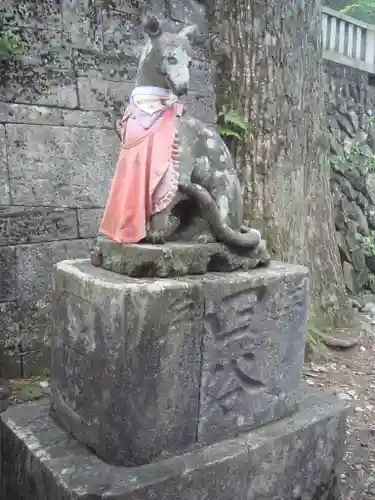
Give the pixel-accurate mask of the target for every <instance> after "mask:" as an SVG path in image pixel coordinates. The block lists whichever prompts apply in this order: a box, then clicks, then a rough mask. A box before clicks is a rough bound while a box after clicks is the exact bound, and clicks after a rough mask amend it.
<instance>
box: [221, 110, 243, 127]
mask: <svg viewBox="0 0 375 500" xmlns="http://www.w3.org/2000/svg"><path fill="white" fill-rule="evenodd" d="M223 118H224V121H225V123H227V124H231V125H235V126H236V127H237V128H239V129H240V130H243V131H244V132H246V131H247V129H248V127H247V124H246V123H245V121H244V119H243V118H242V116H240V115H239V114H238V113H237V111H234V110H230V111H228V113H226V115H225V116H224V117H223Z"/></svg>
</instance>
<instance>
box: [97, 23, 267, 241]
mask: <svg viewBox="0 0 375 500" xmlns="http://www.w3.org/2000/svg"><path fill="white" fill-rule="evenodd" d="M144 31H145V33H146V34H147V35H148V41H147V43H146V45H145V47H144V49H143V52H142V55H141V58H140V62H139V67H138V75H137V82H136V89H135V91H134V92H133V95H132V98H131V104H132V102H133V104H134V102H138V103H139V102H141V103H142V102H143V101H142V99H141V97H142V91H144V90H145V91H146V93H147V92H149V93H151V94H155V95H156V96H158V97H160V98H161V97H163V95H164V97H165V98H166V97H167V96H168V99H169V101H170V100H171V99H172V108H173V105H174V104H175V103H176V100H177V99H178V98H179V97H181V96H183V95H184V94H186V93H187V91H188V88H189V80H190V66H191V60H192V46H191V43H192V42H193V39H194V37H195V36H196V32H197V27H196V26H187V27H185V28H183V29H182V30H181V31H180V32H179V33H177V34H173V33H169V32H165V31H164V30H163V28H162V24H161V22H160V21H159V19H157V18H156V17H154V16H148V17H146V19H145V20H144ZM147 89H149V90H147ZM155 89H156V91H155ZM163 93H164V94H163ZM155 95H154V97H155ZM148 97H150V96H148ZM137 99H138V101H137ZM140 99H141V100H140ZM164 102H166V99H165V100H164ZM140 106H141V104H140ZM133 109H134V106H133ZM174 109H175V110H176V109H177V111H176V112H175V113H174V114H173V113H172V115H173V116H172V118H173V120H174V122H173V123H175V129H176V130H175V134H174V135H173V137H174V142H173V141H172V142H173V147H172V149H171V151H172V157H173V154H174V155H175V165H176V167H177V168H176V172H177V175H178V178H177V180H176V175H175V174H176V172H174V174H173V175H175V176H174V177H173V175H172V176H171V175H170V176H169V179H170V181H169V187H168V189H169V191H168V195H167V196H166V195H165V193H163V195H161V194H160V195H159V201H158V202H152V201H149V203H150V207H151V208H149V220H147V217H146V218H144V219H143V220H144V221H145V223H146V225H147V229H146V230H145V238H144V239H142V235H143V234H142V232H141V233H139V232H138V233H136V234H137V235H138V236H137V237H136V238H135V237H133V240H131V239H127V240H126V239H124V238H122V239H121V238H118V239H117V240H116V238H115V237H113V236H112V235H113V233H114V230H113V227H114V220H115V217H114V216H113V213H115V210H114V211H113V213H112V211H111V204H112V205H113V204H114V206H115V205H116V203H117V204H118V203H119V202H120V200H123V199H124V198H125V197H128V198H133V199H134V200H133V202H132V204H131V207H130V209H129V210H130V211H131V212H132V213H133V212H134V210H135V209H136V208H137V205H138V204H139V203H138V201H139V197H142V196H143V195H142V194H139V193H140V192H138V191H137V189H136V187H135V184H136V183H137V182H138V181H137V179H138V180H139V176H140V175H141V173H140V169H139V165H140V161H139V155H138V156H137V157H135V156H134V158H133V160H132V161H133V164H135V165H138V169H137V168H135V169H133V171H134V175H133V177H129V179H128V181H127V182H125V183H124V181H123V180H122V186H124V185H127V186H128V187H127V188H126V189H127V191H126V193H125V192H124V191H121V189H120V190H117V191H116V187H115V185H116V176H119V175H120V173H119V172H120V170H119V166H118V171H116V172H117V173H116V174H115V177H114V181H113V184H112V188H111V193H110V196H109V201H108V202H107V208H106V211H105V213H104V217H103V220H102V224H101V229H100V232H101V233H104V234H106V235H107V236H110V237H112V239H114V240H115V241H117V242H119V243H131V242H138V241H140V240H141V241H142V240H143V241H144V240H146V241H149V242H152V243H158V244H161V243H165V242H167V241H185V242H188V241H190V242H201V243H211V242H215V241H218V242H221V243H223V244H225V245H227V246H228V247H231V248H233V249H235V248H238V249H242V251H244V250H245V251H246V249H249V250H252V249H255V248H256V247H257V246H258V245H259V243H260V242H261V235H260V233H259V232H258V231H257V230H255V229H249V228H247V227H245V226H243V201H242V192H241V187H240V183H239V180H238V177H237V174H236V171H235V169H234V165H233V161H232V158H231V155H230V153H229V150H228V148H227V146H226V145H225V143H224V141H223V140H222V138H221V137H220V135H219V134H218V133H217V132H216V131H215V130H211V129H210V128H209V127H208V126H206V125H204V124H203V123H202V122H201V121H199V120H197V119H195V118H193V117H189V116H183V114H182V113H180V112H178V107H177V108H176V106H174ZM164 114H165V115H166V113H164ZM130 115H131V112H128V113H127V112H125V115H124V118H123V120H122V121H121V122H120V125H119V128H118V133H119V135H120V138H122V139H124V124H125V126H126V127H128V126H129V127H130V128H131V127H133V124H134V120H133V121H132V120H131V119H130V118H129V117H130ZM133 118H135V116H133ZM165 123H166V125H165V128H164V129H163V130H164V131H165V130H167V129H168V123H171V122H168V120H167V118H166V122H165ZM146 128H147V126H146ZM129 133H130V135H131V133H132V132H131V131H130V132H129ZM163 133H164V132H163V131H162V132H160V134H159V136H157V135H156V139H155V137H154V150H155V154H156V155H157V158H158V162H159V163H160V161H161V156H162V155H163V154H164V151H166V150H167V147H166V146H165V145H164V143H163V141H164V140H165V138H166V134H167V132H165V135H164V136H163ZM139 142H140V141H139V140H138V144H139ZM135 143H137V141H136V140H135V141H133V144H135ZM155 143H156V147H155ZM123 149H124V154H125V157H124V161H127V162H128V164H129V158H130V157H131V154H132V150H131V149H127V150H126V146H124V142H123ZM128 172H129V168H128ZM128 175H129V174H128ZM142 175H143V174H142ZM159 177H160V176H159ZM164 177H166V175H164ZM142 182H143V180H142ZM142 182H141V183H142ZM144 182H147V178H145V181H144ZM151 182H152V181H151ZM173 182H174V183H175V188H174V189H172V188H171V186H172V185H173ZM155 185H156V184H155ZM171 193H172V195H171ZM160 200H161V201H160ZM163 200H164V204H163V203H161V202H162V201H163ZM165 200H167V203H165ZM134 207H136V208H134ZM122 213H124V210H123V209H122ZM142 224H143V223H140V225H142ZM131 225H132V224H129V223H124V221H123V220H122V221H121V223H119V222H117V226H121V227H126V226H127V227H130V226H131ZM133 226H134V224H133ZM111 228H112V229H111Z"/></svg>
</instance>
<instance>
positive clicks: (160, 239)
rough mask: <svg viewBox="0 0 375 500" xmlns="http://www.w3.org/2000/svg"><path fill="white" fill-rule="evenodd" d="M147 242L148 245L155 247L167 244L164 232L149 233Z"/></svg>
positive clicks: (153, 231)
mask: <svg viewBox="0 0 375 500" xmlns="http://www.w3.org/2000/svg"><path fill="white" fill-rule="evenodd" d="M146 241H147V242H148V243H152V244H153V245H163V244H164V243H165V238H164V231H155V230H150V231H148V232H147V236H146Z"/></svg>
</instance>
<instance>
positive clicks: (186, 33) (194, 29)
mask: <svg viewBox="0 0 375 500" xmlns="http://www.w3.org/2000/svg"><path fill="white" fill-rule="evenodd" d="M197 35H198V26H197V25H196V24H190V25H189V26H185V28H182V30H181V31H180V32H179V36H182V37H183V38H187V39H188V40H189V42H190V43H193V42H194V40H195V38H196V36H197Z"/></svg>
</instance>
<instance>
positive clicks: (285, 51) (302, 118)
mask: <svg viewBox="0 0 375 500" xmlns="http://www.w3.org/2000/svg"><path fill="white" fill-rule="evenodd" d="M215 4H216V5H215V9H213V10H211V11H210V13H209V18H210V21H211V22H210V25H211V30H214V31H216V32H218V33H219V37H221V38H222V40H224V41H225V42H227V43H229V45H230V48H231V50H230V52H229V55H228V57H227V58H225V59H222V60H221V61H219V62H218V64H217V68H216V69H217V71H216V73H217V74H216V76H217V79H216V80H217V82H216V92H217V103H218V107H219V108H220V107H221V106H222V105H223V104H228V105H229V107H230V108H231V109H235V110H237V111H238V112H240V113H242V114H244V116H245V119H246V120H247V122H248V123H249V125H250V132H249V135H248V138H247V140H246V141H244V143H243V145H237V146H236V147H235V151H234V153H235V156H236V164H237V167H238V172H239V175H240V178H241V182H242V185H243V188H244V200H245V214H246V219H247V220H248V221H249V222H250V223H252V224H253V225H255V226H257V227H259V228H260V229H261V230H262V231H263V234H264V235H265V237H266V239H267V242H268V245H269V248H270V250H271V251H272V252H274V255H275V256H276V257H277V258H281V259H282V260H285V261H288V262H294V263H301V264H305V265H307V266H308V267H309V268H310V277H311V310H312V312H313V313H314V314H315V315H316V316H318V317H322V316H323V317H324V319H325V320H327V319H330V320H332V319H333V318H335V317H337V312H338V311H340V314H339V316H340V317H341V318H344V316H343V314H342V312H343V311H342V305H343V303H344V298H345V287H344V281H343V275H342V268H341V265H340V260H339V254H338V247H337V244H336V241H335V229H334V224H333V217H332V204H331V194H330V184H329V177H330V171H329V165H328V148H327V145H326V140H325V136H326V132H325V131H326V129H325V126H326V125H325V114H324V97H323V96H324V92H323V83H322V82H323V74H322V50H321V42H320V38H321V15H320V3H319V0H287V1H282V0H217V1H216V2H215ZM218 27H220V29H219V28H218Z"/></svg>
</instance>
